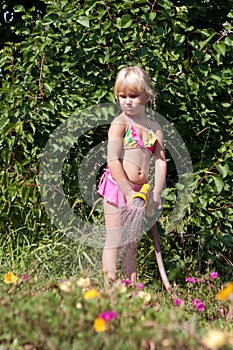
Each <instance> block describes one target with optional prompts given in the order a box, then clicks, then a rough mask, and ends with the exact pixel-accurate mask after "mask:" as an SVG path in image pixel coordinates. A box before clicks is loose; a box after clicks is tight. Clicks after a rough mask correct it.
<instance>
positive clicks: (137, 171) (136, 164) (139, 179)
mask: <svg viewBox="0 0 233 350" xmlns="http://www.w3.org/2000/svg"><path fill="white" fill-rule="evenodd" d="M122 166H123V169H124V171H125V173H126V175H127V177H128V180H129V181H130V182H132V183H134V184H137V185H143V184H144V183H146V182H147V180H148V173H149V167H150V154H149V152H148V151H147V150H146V149H143V148H137V149H132V148H131V149H125V150H123V151H122Z"/></svg>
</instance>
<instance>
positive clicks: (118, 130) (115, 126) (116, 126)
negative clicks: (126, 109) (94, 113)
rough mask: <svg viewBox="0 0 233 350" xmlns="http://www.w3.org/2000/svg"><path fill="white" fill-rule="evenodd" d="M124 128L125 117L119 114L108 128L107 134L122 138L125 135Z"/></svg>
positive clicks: (125, 124)
mask: <svg viewBox="0 0 233 350" xmlns="http://www.w3.org/2000/svg"><path fill="white" fill-rule="evenodd" d="M126 126H127V121H126V118H125V115H124V113H121V114H119V115H118V116H116V117H115V118H114V119H113V121H112V123H111V125H110V128H109V134H110V135H118V136H119V135H120V136H122V135H123V134H124V133H125V130H126Z"/></svg>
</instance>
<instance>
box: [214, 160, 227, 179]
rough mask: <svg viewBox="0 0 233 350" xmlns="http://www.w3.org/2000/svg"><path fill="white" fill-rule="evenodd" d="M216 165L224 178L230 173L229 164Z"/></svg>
mask: <svg viewBox="0 0 233 350" xmlns="http://www.w3.org/2000/svg"><path fill="white" fill-rule="evenodd" d="M215 167H216V168H217V169H218V172H219V173H220V175H221V176H222V178H223V179H224V178H225V177H226V176H227V175H228V173H229V165H228V164H225V165H221V164H216V165H215Z"/></svg>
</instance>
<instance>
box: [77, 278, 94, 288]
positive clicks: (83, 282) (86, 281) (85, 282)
mask: <svg viewBox="0 0 233 350" xmlns="http://www.w3.org/2000/svg"><path fill="white" fill-rule="evenodd" d="M90 283H91V281H90V278H89V277H86V278H83V277H80V278H79V279H78V280H77V283H76V284H77V286H78V287H81V288H88V287H89V286H90Z"/></svg>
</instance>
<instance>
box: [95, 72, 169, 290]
mask: <svg viewBox="0 0 233 350" xmlns="http://www.w3.org/2000/svg"><path fill="white" fill-rule="evenodd" d="M114 94H115V96H116V99H117V101H118V102H119V104H120V107H121V109H122V113H121V114H120V115H118V116H117V117H115V118H114V120H113V122H112V123H111V126H110V128H109V132H108V151H107V169H106V170H105V173H104V174H103V176H102V178H101V181H100V183H99V187H98V193H99V194H100V195H101V196H102V197H103V198H104V218H105V225H106V241H105V246H104V249H103V256H102V266H103V272H104V279H105V283H106V284H108V281H109V279H112V280H115V279H116V270H117V256H118V250H119V247H120V246H121V245H122V244H123V243H122V235H123V232H122V230H123V225H122V215H123V213H124V215H125V211H124V209H125V208H126V207H127V208H129V211H128V212H130V208H132V206H131V202H132V198H133V195H134V194H135V193H136V192H138V191H139V190H140V188H141V187H142V185H143V184H145V183H148V182H149V181H148V175H149V168H150V159H151V156H154V176H155V184H154V188H153V191H152V194H153V195H152V196H151V197H152V200H151V201H150V203H149V206H150V208H157V209H158V210H161V193H162V190H163V188H164V184H165V178H166V159H165V151H164V146H163V133H162V130H161V127H160V125H159V124H158V123H157V122H156V121H155V120H154V119H153V114H152V100H153V98H154V95H155V92H154V90H153V88H152V84H151V82H150V78H149V76H148V74H147V73H146V71H145V70H144V69H142V68H140V67H138V66H132V67H125V68H123V69H122V70H120V71H119V73H118V75H117V78H116V82H115V87H114ZM146 106H148V109H149V115H148V113H147V111H146ZM138 229H140V228H138ZM125 234H126V235H127V232H125ZM136 252H137V239H136V238H135V240H133V241H132V242H130V243H128V244H127V245H126V247H125V250H124V255H123V256H122V273H123V274H124V275H125V277H127V278H129V279H130V280H131V282H135V281H136V279H137V272H136V270H137V265H136Z"/></svg>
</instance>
